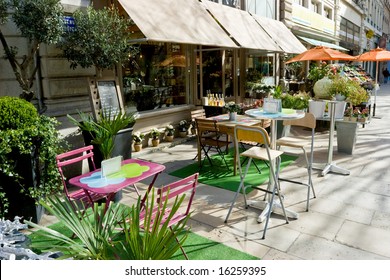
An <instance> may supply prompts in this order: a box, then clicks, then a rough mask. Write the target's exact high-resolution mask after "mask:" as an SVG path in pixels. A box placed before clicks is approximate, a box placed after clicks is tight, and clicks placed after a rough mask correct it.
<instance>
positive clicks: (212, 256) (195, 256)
mask: <svg viewBox="0 0 390 280" xmlns="http://www.w3.org/2000/svg"><path fill="white" fill-rule="evenodd" d="M49 227H50V228H51V229H53V230H56V231H58V232H61V233H62V234H64V235H66V236H69V237H70V236H72V232H71V231H70V230H69V229H67V228H66V227H64V226H63V224H61V223H56V224H53V225H51V226H49ZM29 238H30V239H31V242H32V243H35V242H36V243H37V242H44V243H46V244H47V248H51V247H53V246H52V245H54V244H55V243H57V241H53V240H50V239H48V238H46V237H42V236H40V235H38V234H34V233H31V234H30V235H29ZM51 244H52V245H51ZM183 248H184V250H185V252H186V254H187V255H188V258H189V259H190V260H257V259H258V258H257V257H255V256H252V255H249V254H246V253H244V252H241V251H238V250H236V249H233V248H231V247H228V246H226V245H223V244H222V243H219V242H215V241H212V240H210V239H207V238H205V237H202V236H200V235H197V234H195V233H193V232H190V233H189V235H188V237H187V239H186V241H185V242H184V244H183ZM171 259H172V260H184V259H185V258H184V256H183V254H182V252H181V250H180V249H179V250H178V251H177V252H176V253H175V254H174V255H173V256H172V258H171Z"/></svg>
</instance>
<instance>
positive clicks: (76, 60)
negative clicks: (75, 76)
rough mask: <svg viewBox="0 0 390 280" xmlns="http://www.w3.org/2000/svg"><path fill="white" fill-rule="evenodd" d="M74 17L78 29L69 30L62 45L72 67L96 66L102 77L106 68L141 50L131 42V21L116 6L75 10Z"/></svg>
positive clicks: (110, 67)
mask: <svg viewBox="0 0 390 280" xmlns="http://www.w3.org/2000/svg"><path fill="white" fill-rule="evenodd" d="M73 17H74V22H75V28H74V30H71V31H68V32H65V34H64V36H63V40H61V42H60V44H59V48H60V49H61V50H62V51H63V55H64V56H65V57H66V58H67V59H68V61H69V62H70V66H71V68H73V69H74V68H76V67H77V66H78V65H80V66H81V67H82V68H89V67H91V66H95V67H96V70H97V73H98V76H101V71H102V70H103V69H113V68H114V67H115V66H116V65H117V64H118V63H120V62H121V61H125V60H126V58H127V57H128V55H129V53H131V52H132V51H135V50H138V49H137V48H136V47H132V46H130V47H129V44H128V28H129V26H130V24H131V21H130V20H128V19H126V18H125V17H122V16H120V14H119V11H118V9H117V8H115V7H114V6H111V7H104V8H103V9H99V10H95V9H94V8H93V7H91V6H89V7H87V10H86V11H82V10H81V9H79V10H77V11H76V12H74V13H73Z"/></svg>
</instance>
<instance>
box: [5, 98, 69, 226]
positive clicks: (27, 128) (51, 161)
mask: <svg viewBox="0 0 390 280" xmlns="http://www.w3.org/2000/svg"><path fill="white" fill-rule="evenodd" d="M57 124H58V122H57V121H56V120H55V119H53V118H49V117H47V116H44V115H39V114H38V111H37V110H36V108H35V107H34V106H33V105H32V104H31V103H29V102H27V101H26V100H23V99H21V98H16V97H9V96H4V97H0V199H1V203H0V217H4V218H6V219H10V220H13V218H14V217H15V216H22V217H23V218H24V219H32V220H34V221H39V219H40V214H41V212H39V211H37V208H36V205H38V204H36V203H37V202H38V200H39V199H40V198H42V197H45V196H48V195H50V194H53V193H56V192H59V191H60V190H61V187H62V184H61V179H60V177H59V173H58V170H57V166H56V160H55V157H56V155H57V154H59V153H61V152H62V151H63V147H64V144H65V143H64V141H63V140H62V139H61V138H60V135H59V133H58V131H57V130H56V125H57Z"/></svg>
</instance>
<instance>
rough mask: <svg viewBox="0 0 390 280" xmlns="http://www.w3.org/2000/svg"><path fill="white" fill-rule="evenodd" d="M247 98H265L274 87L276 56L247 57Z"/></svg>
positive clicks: (251, 55) (254, 55)
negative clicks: (272, 86)
mask: <svg viewBox="0 0 390 280" xmlns="http://www.w3.org/2000/svg"><path fill="white" fill-rule="evenodd" d="M246 65H247V68H246V84H245V97H251V98H263V97H266V96H267V95H268V90H269V88H270V87H269V86H270V85H274V84H275V81H274V56H273V55H270V56H264V55H260V54H258V55H257V54H250V55H248V57H247V63H246Z"/></svg>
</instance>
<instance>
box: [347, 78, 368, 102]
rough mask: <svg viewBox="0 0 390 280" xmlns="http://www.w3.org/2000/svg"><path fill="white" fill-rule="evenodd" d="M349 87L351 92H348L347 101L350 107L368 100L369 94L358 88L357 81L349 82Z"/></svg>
mask: <svg viewBox="0 0 390 280" xmlns="http://www.w3.org/2000/svg"><path fill="white" fill-rule="evenodd" d="M349 85H350V87H351V91H350V92H349V95H348V97H347V101H349V102H351V104H352V105H354V106H356V105H360V104H362V103H364V102H367V101H368V100H369V98H370V95H369V93H368V92H367V91H366V90H365V89H364V88H363V87H361V86H360V84H359V82H358V81H354V80H350V81H349Z"/></svg>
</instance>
